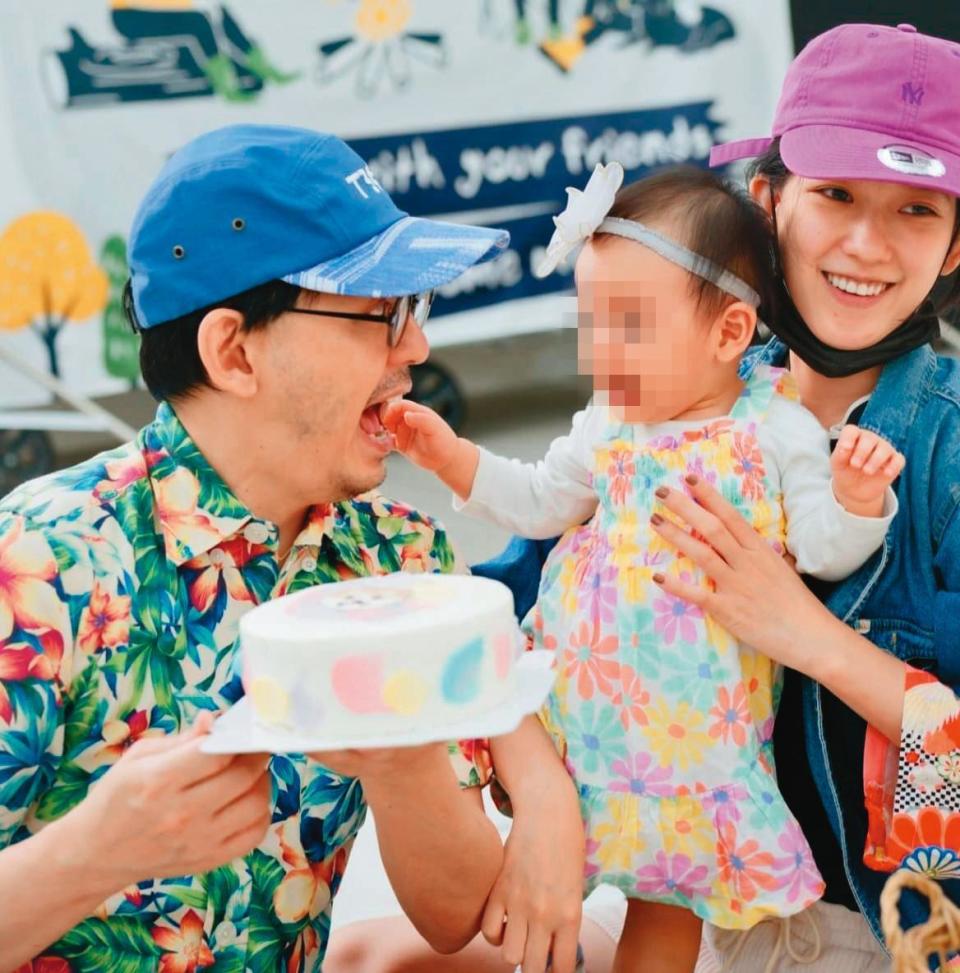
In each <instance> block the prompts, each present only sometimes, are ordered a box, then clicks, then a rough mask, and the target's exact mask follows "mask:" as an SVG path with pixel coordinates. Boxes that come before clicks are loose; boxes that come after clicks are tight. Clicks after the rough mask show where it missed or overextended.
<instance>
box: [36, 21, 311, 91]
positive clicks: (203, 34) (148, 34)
mask: <svg viewBox="0 0 960 973" xmlns="http://www.w3.org/2000/svg"><path fill="white" fill-rule="evenodd" d="M111 20H112V22H113V27H114V29H115V30H116V32H117V40H116V41H115V42H113V43H107V44H106V45H97V44H93V43H91V42H89V41H88V40H87V39H86V38H85V37H84V36H83V34H81V33H80V31H79V30H78V29H77V28H76V27H68V28H67V33H68V35H69V37H70V46H69V47H68V48H65V49H63V50H57V51H52V52H48V54H47V60H46V63H45V67H46V83H47V88H48V94H49V96H50V98H51V100H52V101H53V103H54V105H55V106H56V107H58V108H83V107H91V106H94V107H97V106H102V105H105V104H110V103H118V104H119V103H122V102H128V101H162V100H167V99H170V98H193V97H198V96H210V95H219V96H220V97H222V98H224V99H225V100H227V101H236V102H243V101H249V100H250V99H251V98H253V97H254V96H255V95H256V94H257V93H258V92H259V91H260V90H261V89H262V88H263V86H264V84H265V83H266V82H276V83H281V84H286V83H288V82H290V81H294V80H296V79H297V78H298V77H299V75H298V74H297V73H296V72H293V73H289V74H287V73H284V72H282V71H279V70H278V69H277V68H276V67H274V66H273V65H272V64H271V62H270V61H269V59H268V58H267V55H266V52H265V51H264V50H263V48H261V47H259V46H258V45H257V44H256V43H255V42H254V41H253V40H251V38H250V37H248V36H247V34H246V33H245V32H244V30H243V28H242V27H241V26H240V23H239V22H238V21H237V19H236V18H235V17H234V16H233V15H232V14H231V13H230V11H229V10H228V9H227V8H226V7H225V6H220V5H216V6H213V7H211V8H209V9H205V10H190V9H183V10H179V9H172V10H154V9H140V8H137V7H136V6H131V7H129V8H128V7H123V8H119V9H115V10H113V11H112V12H111Z"/></svg>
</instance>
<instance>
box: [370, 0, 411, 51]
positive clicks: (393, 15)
mask: <svg viewBox="0 0 960 973" xmlns="http://www.w3.org/2000/svg"><path fill="white" fill-rule="evenodd" d="M412 13H413V10H412V8H411V5H410V0H362V3H361V4H360V9H359V10H358V11H357V33H358V34H359V35H360V36H361V37H363V38H364V39H365V40H368V41H373V42H379V41H385V40H389V39H390V38H391V37H396V36H397V35H398V34H401V33H403V31H404V30H405V29H406V26H407V24H408V23H409V21H410V16H411V14H412Z"/></svg>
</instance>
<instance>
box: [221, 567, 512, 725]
mask: <svg viewBox="0 0 960 973" xmlns="http://www.w3.org/2000/svg"><path fill="white" fill-rule="evenodd" d="M240 643H241V652H242V653H243V665H242V671H243V681H244V686H245V688H246V691H247V693H248V695H249V696H250V697H251V705H252V708H253V712H254V717H255V722H256V723H257V724H258V725H259V726H261V727H263V728H266V729H271V728H272V729H274V730H278V731H281V730H282V731H287V732H290V733H292V734H294V735H298V736H302V737H304V738H309V737H310V736H311V735H316V734H318V733H322V736H323V738H324V739H333V740H344V741H349V742H350V743H351V744H356V743H358V742H361V741H363V740H366V739H381V738H390V737H391V736H392V735H398V736H404V735H411V734H416V733H418V732H420V731H422V730H423V729H424V727H431V726H442V725H445V724H451V723H456V722H458V721H462V720H465V719H469V718H471V717H474V716H477V715H480V714H483V713H486V712H490V711H492V710H494V709H496V708H497V707H498V706H502V705H504V704H505V703H507V702H508V701H509V700H511V699H513V697H514V696H515V694H516V689H517V676H516V672H515V666H514V663H515V662H516V660H517V658H518V656H519V654H520V651H521V644H522V638H521V635H520V629H519V626H518V625H517V622H516V619H515V617H514V613H513V597H512V595H511V594H510V591H509V589H508V588H506V587H505V586H504V585H502V584H500V583H499V582H496V581H491V580H489V579H487V578H478V577H471V576H469V575H440V574H425V575H424V574H421V575H413V574H404V573H402V572H401V573H399V574H391V575H386V576H383V577H375V578H362V579H356V580H351V581H342V582H337V583H332V584H324V585H319V586H316V587H313V588H308V589H305V590H301V591H298V592H296V593H295V594H292V595H286V596H283V597H281V598H277V599H275V600H273V601H270V602H266V603H265V604H263V605H259V606H257V607H256V608H254V609H251V611H249V612H248V613H247V614H246V615H244V617H243V618H242V619H241V621H240Z"/></svg>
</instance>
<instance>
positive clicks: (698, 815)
mask: <svg viewBox="0 0 960 973" xmlns="http://www.w3.org/2000/svg"><path fill="white" fill-rule="evenodd" d="M660 836H661V839H662V840H663V847H664V848H665V849H666V850H667V851H668V852H670V853H671V854H673V853H674V852H682V853H683V854H684V855H688V856H689V857H690V858H692V859H694V860H696V859H697V857H698V855H697V852H698V851H699V852H708V853H709V852H712V851H713V850H714V846H715V845H716V842H717V833H716V829H715V828H714V826H713V824H712V823H711V821H710V819H709V818H708V817H707V816H706V815H705V814H704V813H703V807H702V805H701V804H700V802H699V801H698V800H696V799H695V798H693V797H677V798H673V799H671V800H664V801H662V802H661V805H660Z"/></svg>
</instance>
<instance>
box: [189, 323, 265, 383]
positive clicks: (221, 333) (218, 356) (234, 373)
mask: <svg viewBox="0 0 960 973" xmlns="http://www.w3.org/2000/svg"><path fill="white" fill-rule="evenodd" d="M251 334H252V332H250V331H247V330H245V329H244V327H243V315H242V314H241V313H240V312H239V311H233V310H231V309H230V308H226V307H218V308H214V310H212V311H210V312H209V313H208V314H206V315H205V316H204V318H203V320H202V321H201V322H200V327H199V329H198V330H197V350H198V352H199V354H200V361H201V362H203V367H204V369H205V370H206V372H207V376H208V377H209V379H210V384H211V385H212V386H213V387H214V388H215V389H217V390H219V391H221V392H229V393H230V394H231V395H236V396H239V397H241V398H250V397H251V396H252V395H253V394H254V393H255V392H256V391H257V377H256V374H255V372H254V369H253V366H252V363H251V361H250V357H249V355H248V348H247V344H248V340H249V338H250V335H251Z"/></svg>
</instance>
